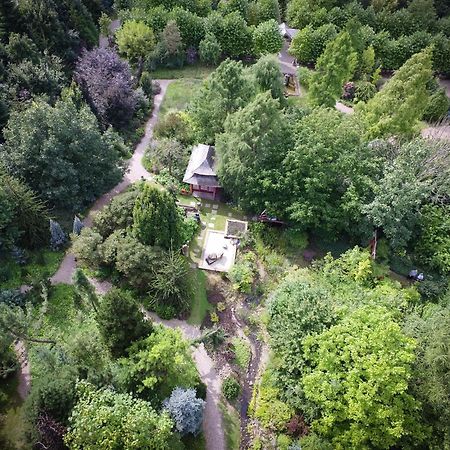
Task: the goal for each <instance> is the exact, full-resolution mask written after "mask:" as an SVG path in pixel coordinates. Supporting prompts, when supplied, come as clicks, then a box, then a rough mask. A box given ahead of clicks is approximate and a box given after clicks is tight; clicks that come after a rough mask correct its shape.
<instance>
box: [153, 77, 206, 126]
mask: <svg viewBox="0 0 450 450" xmlns="http://www.w3.org/2000/svg"><path fill="white" fill-rule="evenodd" d="M200 85H201V80H198V79H192V78H190V79H183V80H176V81H174V82H173V83H170V84H169V86H168V87H167V91H166V95H165V96H164V100H163V101H162V103H161V108H160V110H159V117H160V118H161V117H164V115H165V114H167V112H168V111H171V110H176V111H181V110H183V109H185V108H186V106H187V105H188V104H189V103H190V101H191V100H192V99H193V97H194V95H195V94H196V92H197V91H198V89H199V88H200Z"/></svg>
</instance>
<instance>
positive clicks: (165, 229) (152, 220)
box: [133, 184, 182, 249]
mask: <svg viewBox="0 0 450 450" xmlns="http://www.w3.org/2000/svg"><path fill="white" fill-rule="evenodd" d="M181 226H182V218H181V213H180V211H179V210H178V207H177V206H176V204H175V200H174V198H173V197H172V196H171V195H170V194H169V193H168V192H167V191H160V190H159V189H157V188H155V187H153V186H151V185H150V184H144V185H143V186H142V189H141V192H140V194H139V196H138V197H137V199H136V203H135V205H134V210H133V233H134V235H135V236H136V238H137V239H139V241H140V242H142V243H143V244H146V245H157V246H160V247H162V248H164V249H169V248H173V249H176V248H178V247H179V246H180V245H181V244H182V242H181V237H182V235H181Z"/></svg>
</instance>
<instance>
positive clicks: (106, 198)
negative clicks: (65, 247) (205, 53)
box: [15, 80, 225, 450]
mask: <svg viewBox="0 0 450 450" xmlns="http://www.w3.org/2000/svg"><path fill="white" fill-rule="evenodd" d="M170 82H171V80H159V84H160V86H161V92H160V93H159V94H158V95H156V96H155V98H154V109H153V115H152V117H151V118H150V120H149V121H148V122H147V124H146V127H145V135H144V137H143V138H142V140H141V141H140V143H139V144H138V145H137V146H136V149H135V151H134V153H133V156H132V157H131V159H130V161H129V164H128V169H127V171H126V173H125V176H124V178H123V179H122V181H121V182H120V183H119V184H118V185H117V186H115V187H114V188H113V189H112V190H111V191H109V192H107V193H106V194H104V195H103V196H101V197H100V198H99V199H98V200H97V201H96V202H95V203H94V205H93V206H92V208H91V209H90V211H89V213H88V215H87V217H86V219H85V220H84V223H85V225H86V226H90V225H91V224H92V217H93V214H94V213H95V212H97V211H99V210H100V209H102V208H103V207H104V206H106V205H107V204H108V203H109V202H110V201H111V199H112V198H113V197H115V196H116V195H118V194H120V193H121V192H123V191H124V190H125V189H126V188H127V187H128V186H129V185H130V184H132V183H134V182H136V181H139V180H141V179H151V177H152V176H151V174H150V173H149V172H148V171H147V170H146V169H145V168H144V166H143V165H142V158H143V156H144V153H145V149H146V148H147V147H148V145H149V144H150V142H151V140H152V137H153V128H154V126H155V124H156V122H157V120H158V113H159V109H160V107H161V102H162V100H163V98H164V95H165V93H166V90H167V87H168V85H169V84H170ZM76 265H77V264H76V260H75V257H74V255H73V254H71V253H67V254H66V256H65V257H64V259H63V261H62V262H61V265H60V266H59V268H58V270H57V272H56V273H55V274H54V275H53V276H52V277H51V279H50V281H51V283H52V284H60V283H65V284H71V283H72V276H73V273H74V271H75V269H76ZM90 281H91V283H92V284H93V286H94V287H95V289H96V291H97V293H99V294H105V293H106V292H108V291H109V290H110V289H111V287H112V285H111V283H109V282H107V281H99V280H96V279H90ZM22 288H23V289H26V288H27V286H22ZM146 317H147V318H151V319H152V320H153V321H154V322H156V323H161V324H162V325H164V326H167V327H169V328H174V329H176V328H178V329H180V330H181V332H182V334H183V336H184V337H185V338H186V339H190V340H194V339H197V338H199V337H200V336H201V331H200V328H199V327H196V326H193V325H189V324H188V323H187V322H185V321H183V320H177V319H172V320H162V319H160V318H159V317H158V316H157V315H156V314H154V313H150V312H146ZM15 350H16V354H17V355H18V358H19V362H20V364H21V371H20V373H19V387H18V392H19V394H20V396H21V397H22V398H23V399H25V398H26V396H27V395H28V393H29V391H30V387H31V376H30V366H29V362H28V358H27V355H26V350H25V346H24V343H23V342H21V341H19V342H18V343H17V344H16V345H15ZM193 357H194V361H195V364H196V366H197V369H198V371H199V374H200V377H201V379H202V381H203V382H204V383H205V385H206V405H205V411H204V416H203V431H204V434H205V440H206V447H207V450H225V435H224V431H223V423H222V413H221V411H220V407H219V404H220V397H221V385H222V382H221V379H220V377H219V375H218V374H217V372H216V370H215V368H214V362H213V360H212V359H211V357H210V356H209V355H208V353H207V352H206V350H205V347H204V345H203V344H200V345H198V346H197V347H196V348H195V349H194V351H193Z"/></svg>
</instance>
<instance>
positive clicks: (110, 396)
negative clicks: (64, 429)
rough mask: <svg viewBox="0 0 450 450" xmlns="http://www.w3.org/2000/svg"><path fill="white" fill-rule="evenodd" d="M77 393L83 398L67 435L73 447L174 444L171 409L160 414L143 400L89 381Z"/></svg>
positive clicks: (161, 448)
mask: <svg viewBox="0 0 450 450" xmlns="http://www.w3.org/2000/svg"><path fill="white" fill-rule="evenodd" d="M77 393H78V397H79V399H78V402H77V404H76V405H75V408H74V409H73V411H72V415H71V417H70V429H69V432H68V433H67V435H66V436H65V438H64V440H65V442H66V444H67V445H69V446H70V448H73V449H86V450H94V449H97V448H98V447H99V446H100V447H101V448H111V449H114V448H117V449H118V448H122V449H124V450H134V449H135V450H138V449H139V450H145V449H148V450H166V449H167V450H169V449H170V448H171V439H172V432H171V429H172V425H173V423H172V421H171V419H170V417H169V415H168V414H167V413H165V412H163V413H162V414H158V413H157V412H156V411H155V410H154V409H153V408H152V407H151V406H150V405H149V403H147V402H145V401H143V400H138V399H134V398H133V397H132V396H131V395H128V394H118V393H115V392H114V391H112V390H110V389H102V390H96V389H95V387H94V386H92V385H91V384H89V383H86V382H79V383H78V385H77ZM172 443H174V442H172Z"/></svg>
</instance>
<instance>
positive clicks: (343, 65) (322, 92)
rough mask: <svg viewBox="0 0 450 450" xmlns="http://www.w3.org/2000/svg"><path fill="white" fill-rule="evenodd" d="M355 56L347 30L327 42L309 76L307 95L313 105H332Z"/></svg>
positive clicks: (351, 71)
mask: <svg viewBox="0 0 450 450" xmlns="http://www.w3.org/2000/svg"><path fill="white" fill-rule="evenodd" d="M356 58H357V55H356V53H355V52H354V50H353V47H352V42H351V39H350V35H349V34H348V33H347V32H343V33H341V34H339V35H338V36H337V37H336V39H334V40H333V41H331V42H329V43H328V44H327V46H326V47H325V51H324V52H323V53H322V55H321V56H320V58H319V59H318V60H317V65H316V71H315V72H314V75H313V76H312V78H311V83H310V91H309V97H310V101H311V103H312V104H313V105H322V106H328V107H333V106H334V104H335V102H336V100H337V99H338V98H339V97H340V96H341V91H342V85H343V84H344V83H345V82H346V81H348V80H349V79H350V77H351V76H352V74H353V72H354V70H355V67H356Z"/></svg>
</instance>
